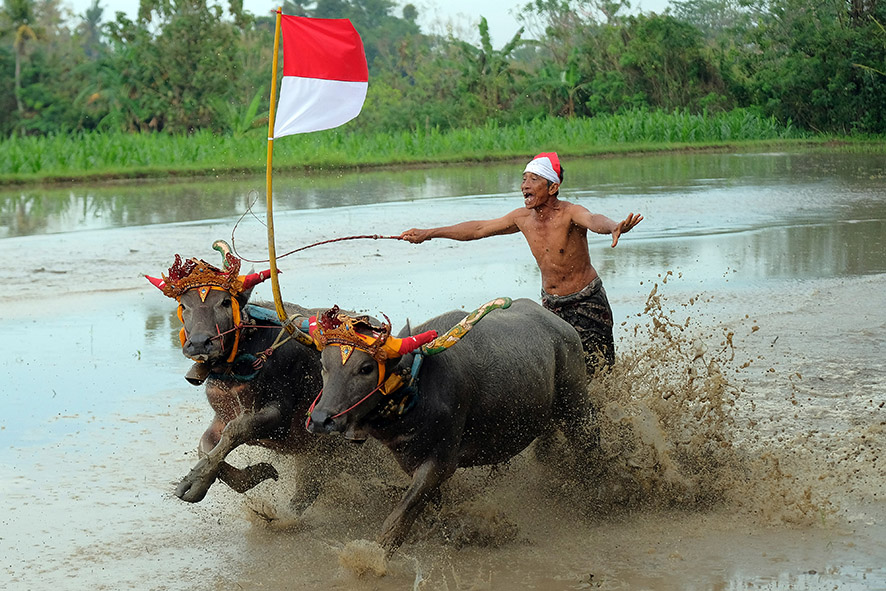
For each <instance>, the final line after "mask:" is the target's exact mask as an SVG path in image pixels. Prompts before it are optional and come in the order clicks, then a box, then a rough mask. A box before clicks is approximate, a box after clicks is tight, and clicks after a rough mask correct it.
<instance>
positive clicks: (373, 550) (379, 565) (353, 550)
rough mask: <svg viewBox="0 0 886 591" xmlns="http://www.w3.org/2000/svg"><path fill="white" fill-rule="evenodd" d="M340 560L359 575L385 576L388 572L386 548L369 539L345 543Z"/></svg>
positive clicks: (339, 554) (340, 551)
mask: <svg viewBox="0 0 886 591" xmlns="http://www.w3.org/2000/svg"><path fill="white" fill-rule="evenodd" d="M338 562H339V564H341V565H342V566H343V567H345V568H346V569H347V570H349V571H350V572H352V573H354V574H355V575H356V576H357V577H364V576H366V575H373V576H376V577H383V576H385V575H386V574H387V573H388V561H387V560H386V559H385V549H384V548H382V547H381V546H380V545H379V544H377V543H376V542H370V541H369V540H354V541H352V542H348V543H347V544H345V547H344V548H342V549H341V550H339V552H338Z"/></svg>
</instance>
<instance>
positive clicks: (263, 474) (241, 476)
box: [218, 462, 279, 494]
mask: <svg viewBox="0 0 886 591" xmlns="http://www.w3.org/2000/svg"><path fill="white" fill-rule="evenodd" d="M278 477H279V474H278V473H277V469H276V468H274V467H273V466H272V465H271V464H269V463H267V462H259V463H258V464H252V465H251V466H246V467H245V468H235V467H234V466H232V465H230V464H229V463H227V462H221V465H220V466H219V470H218V479H219V480H221V481H222V482H224V483H225V484H227V485H228V486H229V487H231V488H232V489H233V490H234V491H236V492H238V493H241V494H242V493H245V492H246V491H248V490H250V489H252V488H254V487H255V486H256V485H258V484H260V483H262V482H264V481H265V480H267V479H269V478H271V479H273V480H277V478H278Z"/></svg>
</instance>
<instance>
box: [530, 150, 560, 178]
mask: <svg viewBox="0 0 886 591" xmlns="http://www.w3.org/2000/svg"><path fill="white" fill-rule="evenodd" d="M523 172H531V173H533V174H537V175H538V176H540V177H542V178H544V179H547V180H549V181H551V182H552V183H562V182H563V169H562V168H561V167H560V158H559V157H558V156H557V153H556V152H542V153H541V154H539V155H538V156H536V157H535V158H533V159H532V160H530V161H529V164H527V165H526V168H525V169H524V170H523Z"/></svg>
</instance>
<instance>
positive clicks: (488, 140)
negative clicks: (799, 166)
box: [0, 109, 825, 185]
mask: <svg viewBox="0 0 886 591" xmlns="http://www.w3.org/2000/svg"><path fill="white" fill-rule="evenodd" d="M798 140H799V141H825V139H823V138H817V139H816V138H813V137H810V136H808V135H807V134H804V133H801V132H800V131H798V130H796V129H795V128H793V127H791V126H783V125H779V124H778V123H777V122H776V121H775V120H773V119H770V118H764V117H760V116H758V115H755V114H754V113H752V112H750V111H746V110H742V109H738V110H735V111H731V112H729V113H722V114H716V115H708V116H698V115H690V114H687V113H662V112H646V111H638V112H634V113H629V114H625V115H618V116H607V117H597V118H593V119H544V120H537V121H531V122H527V123H525V124H523V125H520V126H512V127H504V126H499V125H498V124H496V123H495V122H494V121H492V122H489V123H488V124H487V125H485V126H483V127H476V128H470V129H458V130H451V131H447V132H441V131H439V130H437V129H421V130H415V131H411V132H403V133H374V134H363V133H349V132H347V127H345V128H340V129H337V130H330V131H325V132H318V133H312V134H304V135H295V136H288V137H284V138H280V139H278V140H276V141H275V142H274V170H281V171H282V170H293V169H299V168H314V169H317V168H357V167H378V166H391V165H407V164H428V163H446V162H464V161H490V160H504V159H511V158H525V157H527V156H529V155H532V154H534V153H536V152H539V151H546V150H556V151H558V152H560V153H561V154H562V155H564V156H588V155H595V154H607V153H609V154H611V153H627V152H646V151H659V150H672V149H686V148H712V147H717V146H741V145H747V146H748V147H750V146H752V145H760V144H770V143H773V142H776V143H780V142H795V141H798ZM0 154H3V158H2V160H0V185H12V184H31V183H41V182H93V181H98V180H107V179H136V178H168V177H175V176H180V177H188V176H219V175H220V176H226V175H231V174H242V173H250V174H261V173H263V172H264V171H265V166H266V156H267V138H266V134H265V133H261V131H260V130H254V132H253V133H251V134H248V135H245V136H243V137H230V136H215V135H212V134H210V133H208V132H197V133H195V134H192V135H190V136H170V135H164V134H142V135H135V134H129V135H125V134H106V133H83V134H76V135H65V136H62V135H59V136H52V137H28V138H9V139H5V140H2V141H0Z"/></svg>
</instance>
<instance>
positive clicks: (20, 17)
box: [0, 0, 37, 115]
mask: <svg viewBox="0 0 886 591" xmlns="http://www.w3.org/2000/svg"><path fill="white" fill-rule="evenodd" d="M0 16H2V17H3V21H4V22H5V24H6V25H7V26H8V27H9V30H11V31H13V33H14V34H13V42H12V48H13V51H14V52H15V104H16V107H17V108H18V112H19V115H22V113H23V111H24V106H23V105H22V99H21V90H22V60H23V59H24V57H25V56H26V55H27V43H28V41H31V40H33V39H36V38H37V34H36V33H35V32H34V28H33V25H34V4H33V2H31V1H30V0H3V9H2V12H0Z"/></svg>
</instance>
